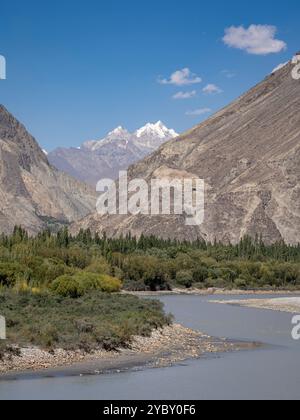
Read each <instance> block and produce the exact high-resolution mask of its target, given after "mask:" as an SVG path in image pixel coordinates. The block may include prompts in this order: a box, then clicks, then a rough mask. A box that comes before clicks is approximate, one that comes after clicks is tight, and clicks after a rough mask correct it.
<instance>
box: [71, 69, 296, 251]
mask: <svg viewBox="0 0 300 420" xmlns="http://www.w3.org/2000/svg"><path fill="white" fill-rule="evenodd" d="M292 68H293V65H292V63H291V62H290V63H289V64H288V65H286V66H285V67H284V68H282V69H281V70H279V71H277V72H276V73H274V74H272V75H271V76H268V77H267V78H266V79H265V80H264V81H263V82H262V83H260V84H259V85H257V86H256V87H254V88H253V89H251V90H250V91H249V92H247V93H246V94H245V95H243V96H242V97H241V98H239V99H238V100H236V101H235V102H234V103H232V104H231V105H229V106H228V107H226V108H225V109H223V110H221V111H220V112H218V113H217V114H215V115H214V116H213V117H211V118H210V119H208V120H207V121H205V122H204V123H202V124H201V125H199V126H197V127H195V128H194V129H192V130H190V131H189V132H187V133H185V134H184V135H182V136H180V137H178V138H176V139H174V140H171V141H169V142H168V143H166V144H165V145H163V146H162V147H161V148H160V149H159V150H158V151H157V152H155V153H153V154H152V155H151V156H150V157H148V158H146V159H145V160H143V161H141V162H140V163H138V164H136V165H134V166H132V167H131V168H130V177H131V178H140V177H143V178H146V179H150V178H152V177H154V178H155V177H161V176H163V174H164V173H166V171H167V172H169V173H170V171H172V170H180V171H186V172H188V174H191V175H197V176H199V177H200V178H203V179H204V180H205V183H206V207H205V221H204V224H203V225H201V226H200V227H189V228H187V227H186V226H185V223H184V217H177V216H167V217H151V216H149V217H148V216H147V217H146V216H136V217H133V216H113V217H107V216H105V217H100V216H99V215H92V216H89V217H87V218H86V219H84V220H82V221H81V222H80V223H78V224H75V225H74V227H73V229H74V231H76V230H78V229H79V228H80V227H83V228H86V227H89V228H91V229H92V230H94V231H98V232H103V231H105V232H106V233H107V234H108V235H111V236H117V235H120V234H121V233H123V234H124V233H127V232H129V231H131V232H132V233H133V234H135V235H140V234H141V233H144V234H146V235H149V234H156V235H159V236H162V237H172V238H173V237H176V238H180V239H183V238H186V239H193V238H197V237H202V238H204V239H206V240H210V241H213V240H214V239H215V238H216V239H218V240H221V241H231V242H237V241H238V240H239V239H240V238H241V237H242V236H244V235H246V234H249V235H252V236H254V235H255V234H262V235H263V238H264V240H265V241H266V242H274V241H276V240H280V239H284V240H285V241H286V242H288V243H297V242H300V112H299V111H300V81H299V80H294V79H293V78H292V76H291V72H292ZM184 176H188V175H184Z"/></svg>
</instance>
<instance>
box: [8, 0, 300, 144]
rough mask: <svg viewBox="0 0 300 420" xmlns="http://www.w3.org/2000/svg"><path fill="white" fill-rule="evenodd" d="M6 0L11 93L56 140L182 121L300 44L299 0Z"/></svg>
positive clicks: (226, 97)
mask: <svg viewBox="0 0 300 420" xmlns="http://www.w3.org/2000/svg"><path fill="white" fill-rule="evenodd" d="M1 3H2V4H1V12H0V54H1V55H3V56H5V58H6V61H7V80H0V102H1V103H2V104H3V105H5V106H6V107H7V108H8V109H9V111H11V112H12V113H13V114H14V115H16V116H17V117H18V118H19V119H20V120H21V121H22V122H23V123H24V124H25V125H26V127H27V128H28V129H29V130H30V132H31V133H32V134H33V135H34V136H35V137H36V138H37V140H38V141H39V143H40V144H41V145H42V146H43V147H44V148H46V149H47V150H51V149H54V148H55V147H57V146H78V145H80V144H81V143H82V142H83V141H85V140H87V139H95V138H101V137H102V136H103V135H104V134H105V133H106V132H108V131H110V130H111V129H113V128H115V127H116V126H118V125H123V126H125V127H126V128H128V129H129V130H135V129H136V128H138V127H140V126H142V125H144V124H145V123H146V122H148V121H151V122H154V121H157V120H162V121H164V122H165V123H166V124H167V125H168V126H169V127H172V128H174V129H176V130H177V131H178V132H182V131H184V130H186V129H188V128H191V127H192V126H194V125H196V124H197V123H199V122H200V121H202V120H203V119H205V118H207V116H209V115H210V114H209V112H208V110H211V112H214V111H216V110H218V109H219V108H221V107H223V106H224V105H226V104H228V103H229V102H231V101H232V100H233V99H234V98H236V97H237V96H239V95H240V94H241V93H243V92H244V91H245V90H247V89H248V88H249V87H251V86H252V85H254V84H255V83H257V82H258V81H260V80H261V79H262V78H263V77H264V76H265V75H267V74H268V73H270V72H271V71H272V69H273V68H274V67H275V66H277V65H278V64H279V63H282V62H285V61H287V60H289V59H290V58H291V56H292V55H293V54H294V53H295V52H296V51H298V50H299V49H300V42H299V16H300V3H299V0H287V1H286V2H284V3H282V2H274V1H269V0H268V1H263V0H260V1H257V0H254V1H251V2H250V1H249V2H241V1H240V0H239V1H235V0H234V1H233V0H231V1H230V0H228V1H226V2H225V1H221V0H220V1H216V0H215V1H213V2H206V1H202V2H201V1H199V0H185V1H184V2H181V1H178V0H160V1H158V0H139V1H137V0H106V1H101V0H97V1H93V0H86V1H85V2H82V1H76V0H75V1H63V0H61V1H56V0H53V1H51V2H50V1H43V2H41V1H32V0H27V1H26V2H25V1H14V0H12V1H10V2H4V1H2V2H1ZM250 25H255V26H251V28H252V30H251V29H249V27H250ZM257 25H272V26H274V27H276V28H277V33H276V34H274V32H272V31H273V30H272V29H271V28H270V27H269V26H267V27H265V26H260V27H259V26H257ZM241 26H243V28H241ZM226 28H232V29H231V30H230V31H229V32H227V38H226V42H225V40H224V39H223V38H224V35H225V30H226ZM226 44H227V45H226ZM183 69H188V70H185V71H184V72H183V73H182V72H181V73H177V74H175V75H173V77H172V78H171V75H172V74H173V73H174V72H176V71H182V70H183ZM188 71H190V73H189V72H188ZM200 79H201V80H202V82H201V83H200ZM192 82H193V83H192ZM208 85H214V87H217V88H218V89H219V90H221V91H222V92H212V91H213V90H214V87H213V86H208ZM205 88H207V89H206V93H204V92H203V89H205ZM178 93H179V95H177V96H179V97H180V96H191V97H190V98H189V99H187V98H186V99H174V98H173V96H174V95H176V94H178Z"/></svg>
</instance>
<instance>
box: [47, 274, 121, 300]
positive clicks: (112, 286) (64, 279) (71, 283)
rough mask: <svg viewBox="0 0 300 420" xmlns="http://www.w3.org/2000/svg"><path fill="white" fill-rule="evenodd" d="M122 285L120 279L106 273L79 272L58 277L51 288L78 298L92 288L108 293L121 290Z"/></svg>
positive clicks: (58, 292) (64, 295)
mask: <svg viewBox="0 0 300 420" xmlns="http://www.w3.org/2000/svg"><path fill="white" fill-rule="evenodd" d="M121 286H122V283H121V281H120V280H119V279H117V278H115V277H110V276H108V275H106V274H102V275H98V274H94V273H86V272H78V273H76V274H75V275H74V276H68V275H66V276H61V277H58V278H57V279H56V280H55V281H54V282H53V284H52V285H51V289H52V291H54V292H55V293H56V294H58V295H60V296H63V297H71V298H73V299H76V298H78V297H80V296H83V295H84V294H85V293H87V292H89V291H91V290H100V291H101V292H106V293H115V292H119V291H120V289H121Z"/></svg>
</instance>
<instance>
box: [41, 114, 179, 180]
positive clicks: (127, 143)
mask: <svg viewBox="0 0 300 420" xmlns="http://www.w3.org/2000/svg"><path fill="white" fill-rule="evenodd" d="M177 136H178V134H177V133H176V132H175V131H174V130H170V129H168V128H167V127H166V126H165V125H164V124H163V123H162V122H161V121H159V122H157V123H156V124H147V125H146V126H145V127H142V128H140V129H139V130H137V131H136V132H135V133H129V131H127V130H126V129H124V128H123V127H118V128H116V129H115V130H113V131H111V132H110V133H108V135H107V136H106V137H105V138H104V139H101V140H92V141H87V142H85V143H83V145H82V146H81V147H80V148H77V149H76V148H70V149H63V148H60V149H56V150H54V151H53V152H51V153H49V155H48V159H49V161H50V163H51V164H52V165H53V166H55V167H56V168H57V169H59V170H61V171H64V172H66V173H68V174H69V175H71V176H73V177H75V178H77V179H78V180H81V181H85V182H87V183H88V184H90V185H92V186H95V185H96V183H97V182H98V181H99V179H102V178H112V179H116V178H118V175H119V171H120V170H125V169H127V168H128V167H129V166H130V165H131V164H133V163H135V162H137V161H139V160H141V159H143V158H144V157H145V156H147V155H149V154H150V153H152V152H153V151H155V150H156V149H158V148H159V147H160V146H161V145H162V144H163V143H165V142H166V141H167V140H170V139H172V138H175V137H177Z"/></svg>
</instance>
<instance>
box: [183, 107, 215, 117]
mask: <svg viewBox="0 0 300 420" xmlns="http://www.w3.org/2000/svg"><path fill="white" fill-rule="evenodd" d="M210 112H212V110H211V109H210V108H200V109H195V110H194V111H187V112H186V115H188V116H192V117H194V116H200V115H205V114H209V113H210Z"/></svg>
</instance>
